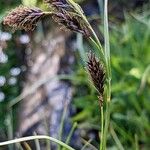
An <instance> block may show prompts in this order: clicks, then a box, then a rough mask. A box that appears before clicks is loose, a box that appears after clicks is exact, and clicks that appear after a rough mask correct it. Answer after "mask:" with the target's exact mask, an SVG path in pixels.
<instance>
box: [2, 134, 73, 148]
mask: <svg viewBox="0 0 150 150" xmlns="http://www.w3.org/2000/svg"><path fill="white" fill-rule="evenodd" d="M36 139H38V140H50V141H52V142H55V143H57V144H59V145H61V146H63V147H65V148H66V149H68V150H75V149H74V148H72V147H70V146H69V145H67V144H65V143H63V142H61V141H59V140H57V139H55V138H52V137H49V136H45V135H38V136H28V137H23V138H19V139H14V140H9V141H5V142H0V147H2V146H6V145H9V144H15V143H21V142H25V141H32V140H36Z"/></svg>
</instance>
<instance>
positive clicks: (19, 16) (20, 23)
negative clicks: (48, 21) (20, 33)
mask: <svg viewBox="0 0 150 150" xmlns="http://www.w3.org/2000/svg"><path fill="white" fill-rule="evenodd" d="M44 15H45V14H44V12H42V10H40V9H39V8H28V7H26V6H19V7H17V8H15V9H13V10H12V11H11V12H10V13H9V14H8V15H7V16H6V17H5V18H4V21H3V24H4V25H8V26H10V27H13V28H14V29H21V30H22V29H24V30H26V31H28V30H34V28H35V27H36V25H37V22H38V21H39V20H40V19H41V17H42V16H44Z"/></svg>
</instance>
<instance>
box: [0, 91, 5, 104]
mask: <svg viewBox="0 0 150 150" xmlns="http://www.w3.org/2000/svg"><path fill="white" fill-rule="evenodd" d="M4 99H5V94H4V93H3V92H0V102H2V101H4Z"/></svg>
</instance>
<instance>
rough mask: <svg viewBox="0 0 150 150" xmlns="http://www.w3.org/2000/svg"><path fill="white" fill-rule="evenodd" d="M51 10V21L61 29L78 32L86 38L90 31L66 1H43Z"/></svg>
mask: <svg viewBox="0 0 150 150" xmlns="http://www.w3.org/2000/svg"><path fill="white" fill-rule="evenodd" d="M45 2H46V3H48V4H49V6H50V8H51V9H52V10H53V15H52V16H53V17H52V18H53V19H54V21H55V22H57V23H58V24H60V25H61V26H62V27H63V28H66V29H69V30H72V31H74V32H79V33H81V34H83V35H85V36H87V37H89V36H90V31H89V28H88V25H87V23H86V22H85V21H84V19H83V18H82V16H81V15H80V14H79V13H78V12H77V11H76V10H75V9H74V8H73V7H72V6H71V5H70V4H68V2H67V1H66V0H45Z"/></svg>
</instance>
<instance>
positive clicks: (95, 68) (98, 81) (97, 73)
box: [87, 52, 105, 106]
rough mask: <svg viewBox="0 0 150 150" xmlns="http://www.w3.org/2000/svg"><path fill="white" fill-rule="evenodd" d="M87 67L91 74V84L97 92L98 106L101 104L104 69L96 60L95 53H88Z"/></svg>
mask: <svg viewBox="0 0 150 150" xmlns="http://www.w3.org/2000/svg"><path fill="white" fill-rule="evenodd" d="M87 69H88V72H89V74H90V76H91V79H92V81H93V84H94V86H95V88H96V89H97V91H98V93H99V96H98V99H99V102H100V106H102V104H103V93H104V84H105V71H104V67H103V65H102V63H101V62H100V61H98V60H97V58H96V57H95V54H93V53H92V52H90V53H89V54H88V62H87Z"/></svg>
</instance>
